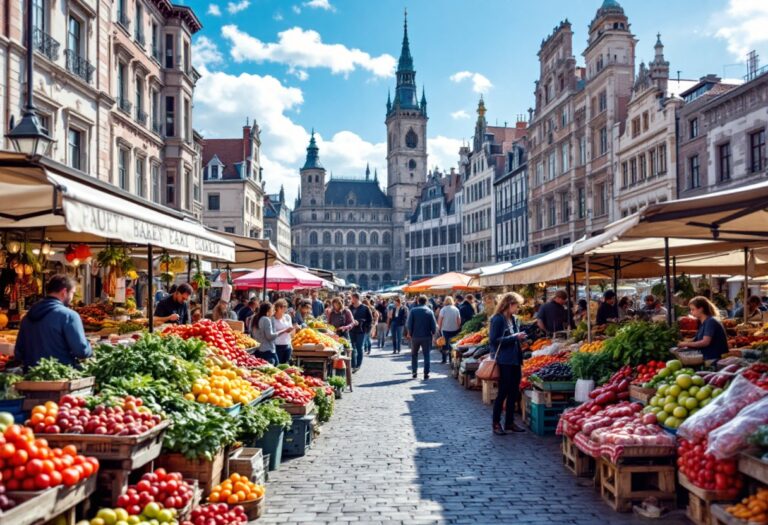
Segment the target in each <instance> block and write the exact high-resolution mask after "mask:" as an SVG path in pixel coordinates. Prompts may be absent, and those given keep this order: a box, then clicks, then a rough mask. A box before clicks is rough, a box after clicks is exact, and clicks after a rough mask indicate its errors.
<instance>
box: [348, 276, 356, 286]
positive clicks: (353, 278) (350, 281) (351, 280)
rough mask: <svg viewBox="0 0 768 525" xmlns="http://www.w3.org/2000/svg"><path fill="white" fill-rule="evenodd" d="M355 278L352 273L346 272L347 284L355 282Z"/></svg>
mask: <svg viewBox="0 0 768 525" xmlns="http://www.w3.org/2000/svg"><path fill="white" fill-rule="evenodd" d="M356 282H357V280H356V279H355V276H354V275H353V274H351V273H350V274H347V284H355V283H356Z"/></svg>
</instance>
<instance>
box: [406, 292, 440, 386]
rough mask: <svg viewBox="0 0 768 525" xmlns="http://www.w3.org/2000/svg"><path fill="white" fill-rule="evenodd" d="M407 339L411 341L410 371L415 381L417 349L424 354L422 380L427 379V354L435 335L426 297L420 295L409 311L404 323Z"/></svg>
mask: <svg viewBox="0 0 768 525" xmlns="http://www.w3.org/2000/svg"><path fill="white" fill-rule="evenodd" d="M405 324H406V329H407V330H408V339H410V340H411V370H412V371H413V378H414V379H416V376H417V375H418V374H417V373H418V371H419V349H421V350H422V352H423V353H424V379H429V353H430V352H431V351H432V339H433V338H434V337H435V333H437V321H435V314H434V313H433V312H432V310H430V309H429V308H427V297H426V296H425V295H420V296H419V298H418V299H417V300H416V306H414V307H413V309H411V311H410V313H409V314H408V321H406V323H405Z"/></svg>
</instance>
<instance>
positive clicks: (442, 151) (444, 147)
mask: <svg viewBox="0 0 768 525" xmlns="http://www.w3.org/2000/svg"><path fill="white" fill-rule="evenodd" d="M461 144H462V142H461V140H459V139H452V138H450V137H445V136H443V135H438V136H436V137H433V138H431V139H427V154H428V155H429V157H428V159H429V160H428V163H429V167H430V169H432V168H433V167H435V166H437V167H438V168H440V169H441V170H442V171H446V172H449V171H451V168H455V167H456V166H457V165H458V162H459V148H460V147H461Z"/></svg>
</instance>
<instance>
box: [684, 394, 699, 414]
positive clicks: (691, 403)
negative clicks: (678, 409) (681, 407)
mask: <svg viewBox="0 0 768 525" xmlns="http://www.w3.org/2000/svg"><path fill="white" fill-rule="evenodd" d="M698 406H699V402H698V400H697V399H696V398H695V397H689V398H688V399H686V400H685V408H687V409H688V410H693V409H694V408H698ZM688 415H689V416H690V415H691V413H690V412H689V413H688Z"/></svg>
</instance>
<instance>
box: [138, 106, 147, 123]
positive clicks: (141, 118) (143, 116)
mask: <svg viewBox="0 0 768 525" xmlns="http://www.w3.org/2000/svg"><path fill="white" fill-rule="evenodd" d="M136 122H138V123H139V124H141V125H142V126H146V125H147V114H146V113H145V112H144V111H142V110H140V109H139V108H136Z"/></svg>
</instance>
